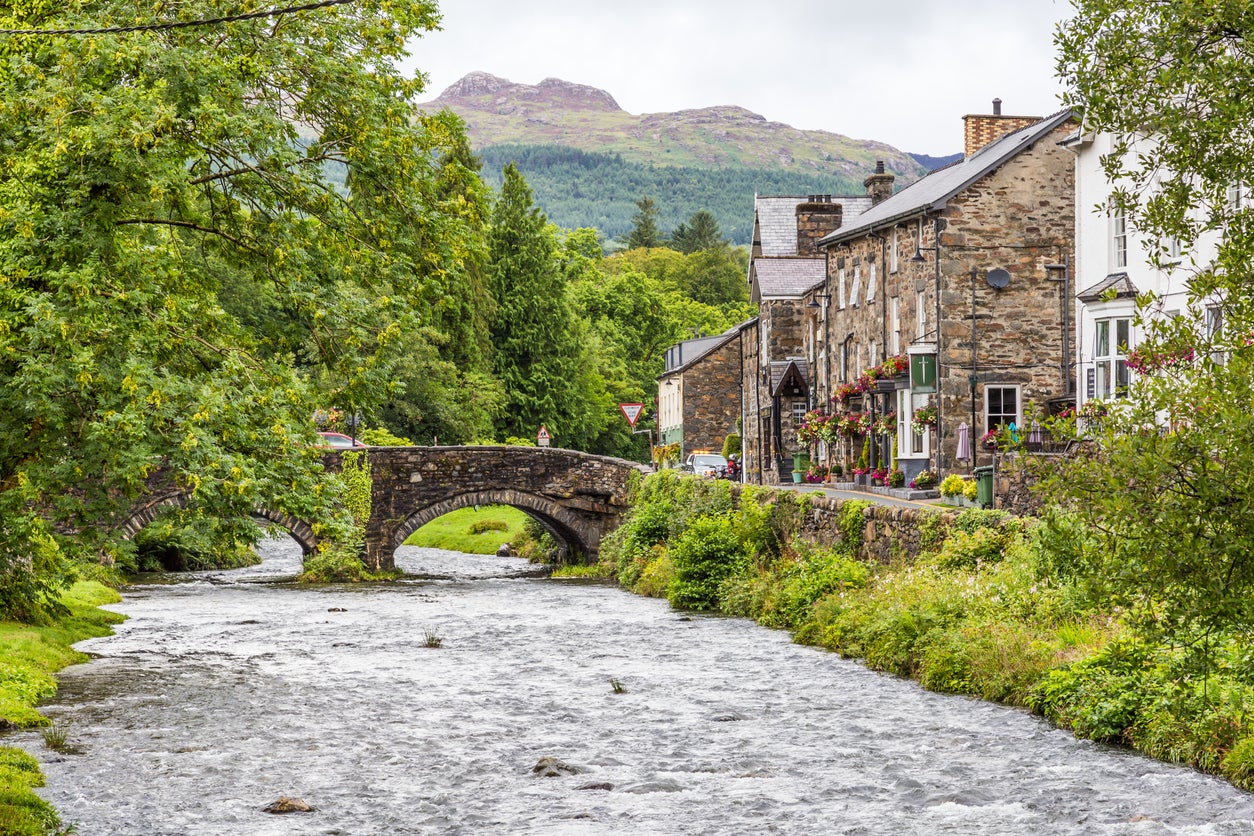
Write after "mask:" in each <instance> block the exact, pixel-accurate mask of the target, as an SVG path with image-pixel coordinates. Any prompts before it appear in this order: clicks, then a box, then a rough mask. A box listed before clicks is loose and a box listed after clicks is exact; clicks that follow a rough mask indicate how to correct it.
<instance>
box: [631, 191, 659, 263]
mask: <svg viewBox="0 0 1254 836" xmlns="http://www.w3.org/2000/svg"><path fill="white" fill-rule="evenodd" d="M636 208H637V209H639V211H638V212H636V215H635V217H634V218H632V219H631V232H630V233H628V235H627V249H629V250H635V249H639V248H641V247H660V246H661V245H662V234H661V233H660V232H658V229H657V207H656V206H654V205H653V199H652V198H648V197H642V198H640V199H639V200H637V201H636Z"/></svg>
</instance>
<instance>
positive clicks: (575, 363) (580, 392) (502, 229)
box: [488, 164, 604, 449]
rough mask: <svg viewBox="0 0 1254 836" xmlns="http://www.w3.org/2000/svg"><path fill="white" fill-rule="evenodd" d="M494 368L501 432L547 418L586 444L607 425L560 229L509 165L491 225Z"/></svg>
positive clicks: (568, 441)
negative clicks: (502, 398) (571, 294)
mask: <svg viewBox="0 0 1254 836" xmlns="http://www.w3.org/2000/svg"><path fill="white" fill-rule="evenodd" d="M488 249H489V254H490V268H489V275H490V277H491V287H492V292H493V296H494V297H495V299H496V310H495V315H494V318H493V321H492V326H491V333H492V344H493V345H494V346H495V355H494V371H495V374H496V377H497V378H498V379H499V380H500V381H501V383H502V384H503V385H504V388H505V393H506V402H505V405H504V409H503V411H502V412H501V415H500V418H499V419H498V421H497V437H498V438H504V437H506V436H519V437H523V438H527V437H534V436H535V434H536V431H537V430H539V428H540V425H541V424H544V425H545V426H546V427H547V428H548V429H549V431H550V432H551V433H552V434H553V436H554V437H555V438H556V439H557V443H558V444H559V445H561V446H563V447H572V448H576V449H586V445H587V444H588V443H589V442H590V440H591V439H592V438H594V437H595V436H596V435H597V434H598V433H599V430H600V426H601V425H603V423H604V419H602V418H598V417H597V416H598V413H600V412H602V411H603V406H604V405H603V404H602V403H600V402H599V401H601V400H603V398H604V389H603V387H601V386H600V385H599V380H598V378H597V372H596V363H595V359H594V358H593V357H592V356H591V355H590V354H589V348H588V345H587V340H586V333H585V332H584V329H583V326H582V323H581V322H580V321H579V320H578V318H577V317H576V316H575V315H574V313H573V311H572V310H571V306H570V302H569V299H568V298H567V287H566V277H565V274H564V272H563V270H562V269H561V264H560V263H559V259H558V243H557V236H556V234H555V231H554V230H553V228H552V227H550V226H549V224H548V222H547V220H546V219H545V217H544V214H543V213H542V212H541V211H540V210H539V209H537V208H536V207H535V206H534V205H533V203H532V198H531V189H530V188H528V186H527V183H526V181H525V180H524V179H523V177H522V175H521V174H519V173H518V169H516V168H515V167H514V166H513V165H512V164H511V165H507V166H506V167H505V172H504V185H503V186H502V187H501V193H500V195H499V197H498V198H497V201H496V206H495V207H494V209H493V212H492V222H491V225H490V229H489V233H488Z"/></svg>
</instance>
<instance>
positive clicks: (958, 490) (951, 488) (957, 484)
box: [915, 473, 967, 496]
mask: <svg viewBox="0 0 1254 836" xmlns="http://www.w3.org/2000/svg"><path fill="white" fill-rule="evenodd" d="M915 481H916V482H917V481H918V480H915ZM966 481H967V480H966V479H963V478H962V477H961V476H959V475H958V474H957V473H951V474H949V475H948V476H946V477H945V478H944V479H942V480H941V483H940V487H939V488H937V490H939V491H940V495H941V496H961V495H962V490H963V487H964V486H965V485H966Z"/></svg>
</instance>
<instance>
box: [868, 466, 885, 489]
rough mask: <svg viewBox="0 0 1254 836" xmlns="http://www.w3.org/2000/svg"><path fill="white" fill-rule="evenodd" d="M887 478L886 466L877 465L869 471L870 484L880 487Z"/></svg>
mask: <svg viewBox="0 0 1254 836" xmlns="http://www.w3.org/2000/svg"><path fill="white" fill-rule="evenodd" d="M886 479H888V468H886V467H878V468H876V469H875V470H872V471H871V484H872V485H876V486H880V487H882V486H883V484H884V481H885V480H886Z"/></svg>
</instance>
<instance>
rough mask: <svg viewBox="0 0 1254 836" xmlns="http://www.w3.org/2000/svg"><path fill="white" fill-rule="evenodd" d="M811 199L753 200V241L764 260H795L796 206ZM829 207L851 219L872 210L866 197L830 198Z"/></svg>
mask: <svg viewBox="0 0 1254 836" xmlns="http://www.w3.org/2000/svg"><path fill="white" fill-rule="evenodd" d="M809 199H810V198H809V197H808V196H806V195H758V196H756V197H754V199H753V226H754V240H757V241H759V242H760V243H761V244H762V255H764V256H768V257H769V256H795V255H796V254H797V206H798V205H799V204H802V203H805V202H807V201H808V200H809ZM832 203H839V204H840V205H841V206H842V207H844V208H843V209H842V214H841V218H842V221H843V222H844V223H849V220H850V219H851V218H855V217H857V216H858V215H860V214H862V213H863V212H865V211H866V210H867V209H870V208H871V198H870V196H868V195H833V196H832Z"/></svg>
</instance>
